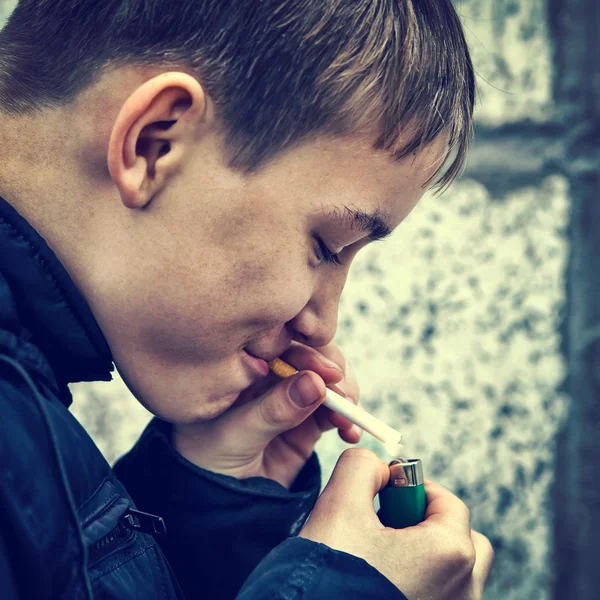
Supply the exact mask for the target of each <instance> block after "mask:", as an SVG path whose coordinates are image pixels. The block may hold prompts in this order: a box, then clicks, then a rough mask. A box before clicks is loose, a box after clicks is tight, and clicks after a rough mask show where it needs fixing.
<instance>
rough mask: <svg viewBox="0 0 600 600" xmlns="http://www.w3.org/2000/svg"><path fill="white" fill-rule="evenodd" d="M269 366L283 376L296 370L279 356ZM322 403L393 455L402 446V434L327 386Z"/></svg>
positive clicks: (292, 373) (288, 375) (290, 374)
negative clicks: (359, 428)
mask: <svg viewBox="0 0 600 600" xmlns="http://www.w3.org/2000/svg"><path fill="white" fill-rule="evenodd" d="M269 366H270V367H271V370H272V371H273V373H275V374H276V375H279V377H283V378H286V377H291V376H292V375H295V374H296V373H297V372H298V371H297V370H296V369H294V367H292V366H291V365H288V364H287V363H286V362H284V361H283V360H281V359H280V358H276V359H275V360H272V361H271V362H270V363H269ZM323 404H324V405H325V406H327V408H329V409H331V410H333V411H334V412H336V413H338V414H340V415H342V417H346V419H348V420H349V421H352V423H354V424H355V425H358V426H359V427H361V428H362V429H364V430H365V431H367V432H369V433H370V434H371V435H372V436H374V437H376V438H377V439H378V440H379V441H381V442H383V443H384V444H385V449H386V450H387V451H388V452H389V453H390V454H392V455H395V456H397V455H398V450H400V449H401V448H402V444H401V443H400V440H401V439H402V434H401V433H400V432H398V431H396V430H395V429H393V428H392V427H390V426H389V425H386V424H385V423H384V422H383V421H380V420H379V419H378V418H377V417H374V416H373V415H371V414H369V413H368V412H367V411H366V410H364V409H363V408H361V407H360V406H356V404H353V403H352V402H350V400H346V398H344V397H343V396H340V394H337V393H336V392H334V391H333V390H330V389H329V388H327V392H326V396H325V401H324V402H323Z"/></svg>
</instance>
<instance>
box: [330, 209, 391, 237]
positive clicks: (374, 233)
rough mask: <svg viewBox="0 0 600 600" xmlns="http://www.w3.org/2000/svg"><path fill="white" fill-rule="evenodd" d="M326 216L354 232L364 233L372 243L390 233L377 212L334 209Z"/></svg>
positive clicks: (384, 221)
mask: <svg viewBox="0 0 600 600" xmlns="http://www.w3.org/2000/svg"><path fill="white" fill-rule="evenodd" d="M328 216H329V217H330V218H332V219H335V220H337V221H338V222H339V223H340V224H341V225H343V226H345V227H348V228H350V229H352V230H354V231H360V232H361V233H366V234H367V235H368V236H369V239H370V240H372V241H376V240H383V239H385V238H386V237H388V236H389V235H390V234H391V233H392V228H391V227H390V225H389V224H388V222H387V220H386V219H385V217H384V216H383V215H382V213H381V212H380V211H379V210H375V211H373V212H370V213H368V212H365V211H363V210H360V209H358V208H350V207H349V206H344V207H343V208H341V209H340V208H338V207H336V208H334V209H332V210H330V211H329V213H328Z"/></svg>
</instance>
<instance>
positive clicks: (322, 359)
mask: <svg viewBox="0 0 600 600" xmlns="http://www.w3.org/2000/svg"><path fill="white" fill-rule="evenodd" d="M317 358H318V360H319V362H320V363H321V364H322V365H323V366H324V367H327V368H328V369H335V370H336V371H339V372H340V373H343V372H344V370H343V369H342V367H340V365H338V364H337V363H334V362H333V361H332V360H329V359H328V358H325V357H324V356H323V355H322V354H319V355H318V356H317Z"/></svg>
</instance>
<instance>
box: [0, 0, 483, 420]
mask: <svg viewBox="0 0 600 600" xmlns="http://www.w3.org/2000/svg"><path fill="white" fill-rule="evenodd" d="M473 104H474V77H473V69H472V65H471V62H470V58H469V54H468V50H467V47H466V44H465V40H464V37H463V33H462V29H461V25H460V22H459V20H458V17H457V15H456V13H455V11H454V8H453V6H452V3H451V1H450V0H353V1H352V2H348V1H347V0H261V1H260V2H258V1H256V2H247V1H237V2H236V1H233V0H179V1H178V2H176V3H171V2H167V1H166V0H104V1H103V2H97V0H21V1H20V2H19V4H18V6H17V8H16V9H15V11H14V13H13V14H12V16H11V18H10V20H9V22H8V24H7V26H6V27H5V29H4V30H3V31H2V32H1V33H0V119H1V120H2V125H3V129H4V130H5V131H7V132H8V134H7V135H8V139H9V140H11V141H10V142H9V144H8V145H7V150H6V151H5V155H4V156H3V160H4V162H5V164H6V165H8V166H7V168H6V169H5V170H4V172H3V173H0V193H2V194H4V195H5V196H6V198H7V199H8V200H9V201H12V202H13V203H14V204H15V205H16V206H17V207H18V208H20V209H21V211H22V212H23V213H24V214H25V216H27V217H28V218H29V219H30V220H31V221H32V223H33V224H34V225H35V226H37V227H38V229H40V230H41V232H42V234H44V235H45V236H46V237H47V239H48V240H49V241H50V244H51V245H52V246H53V247H54V249H55V250H56V251H57V253H58V254H59V256H60V257H61V258H62V260H63V262H64V263H65V265H66V266H67V268H68V269H69V271H70V272H71V274H72V275H73V277H74V278H75V280H76V282H77V283H78V285H79V287H80V289H81V290H82V291H83V292H84V294H85V295H86V297H87V299H88V301H89V302H90V304H91V306H92V309H93V310H94V312H95V314H96V317H97V318H98V321H99V323H100V325H101V327H102V329H103V331H104V332H105V334H106V336H107V339H108V341H109V343H110V345H111V348H112V350H113V353H114V356H115V361H116V363H117V365H118V366H119V368H120V370H121V372H122V373H123V374H124V376H125V379H126V380H127V381H128V383H129V385H130V387H132V389H133V390H134V391H135V392H136V393H137V395H138V397H139V398H140V400H142V401H143V402H144V403H146V404H147V406H148V407H149V408H150V409H151V410H152V411H153V412H155V413H157V414H159V415H161V416H163V417H164V418H166V419H168V420H173V421H191V420H195V419H203V418H209V417H211V416H214V415H216V414H219V413H220V412H222V411H223V410H225V409H226V408H227V407H228V406H230V405H231V404H232V402H234V401H235V398H236V397H237V395H238V394H239V392H240V391H241V390H242V389H244V388H245V387H247V386H248V385H250V383H251V382H252V380H253V379H254V378H255V377H256V376H257V375H258V373H257V372H254V371H253V370H252V367H251V366H249V365H250V363H249V362H248V359H247V356H246V353H245V350H248V351H249V352H250V353H252V354H254V355H256V356H260V357H262V358H267V359H269V358H273V357H274V356H275V355H277V354H279V353H280V352H281V351H282V350H283V349H284V348H285V347H286V346H287V345H288V344H289V342H290V340H291V339H292V338H294V337H295V338H296V339H298V340H300V341H303V342H304V343H307V344H309V345H313V346H320V345H324V344H325V343H327V342H329V341H330V340H331V338H332V337H333V334H334V332H335V326H336V315H337V306H338V301H339V295H340V293H341V290H342V288H343V285H344V281H345V277H346V274H347V270H348V268H349V265H350V262H351V260H352V258H353V257H354V255H355V254H356V252H357V251H358V250H359V249H360V248H361V247H363V246H364V245H365V244H366V243H368V241H369V240H370V239H375V238H377V237H381V236H383V235H385V234H386V233H387V232H388V231H389V230H391V229H393V228H394V227H395V226H397V225H398V224H399V223H400V222H401V221H402V219H403V218H404V217H405V216H406V215H407V214H408V212H410V210H411V209H412V208H413V206H414V205H415V204H416V202H417V201H418V199H419V198H420V196H421V195H422V193H423V191H424V190H425V189H426V188H427V187H428V186H432V185H437V186H441V187H443V186H445V185H446V184H448V183H450V182H451V181H452V180H453V179H454V178H455V177H456V175H457V174H458V173H459V171H460V170H461V167H462V165H463V163H464V160H465V154H466V151H467V147H468V143H469V139H470V133H471V118H472V112H473ZM7 153H8V154H7ZM27 174H30V175H31V174H35V175H34V176H33V177H29V176H28V175H27ZM42 201H43V202H45V205H44V206H42V205H41V202H42ZM328 251H332V252H333V253H336V254H339V259H340V260H341V262H342V264H341V265H338V264H335V261H336V260H337V258H336V257H328V256H327V253H328ZM327 258H330V262H327V260H326V259H327ZM244 349H245V350H244Z"/></svg>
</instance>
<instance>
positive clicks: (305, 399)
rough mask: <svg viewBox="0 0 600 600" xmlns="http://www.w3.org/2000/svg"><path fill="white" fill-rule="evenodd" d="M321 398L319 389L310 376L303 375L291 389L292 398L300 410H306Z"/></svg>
mask: <svg viewBox="0 0 600 600" xmlns="http://www.w3.org/2000/svg"><path fill="white" fill-rule="evenodd" d="M320 397H321V392H320V391H319V388H318V387H317V386H316V385H315V383H314V382H313V380H312V379H311V377H310V375H308V374H304V375H301V376H300V377H299V378H298V379H296V381H294V383H293V384H292V387H291V388H290V398H291V399H292V402H293V403H294V404H295V405H296V406H299V407H300V408H306V407H307V406H310V405H311V404H314V403H315V402H316V401H317V400H318V399H319V398H320Z"/></svg>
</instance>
